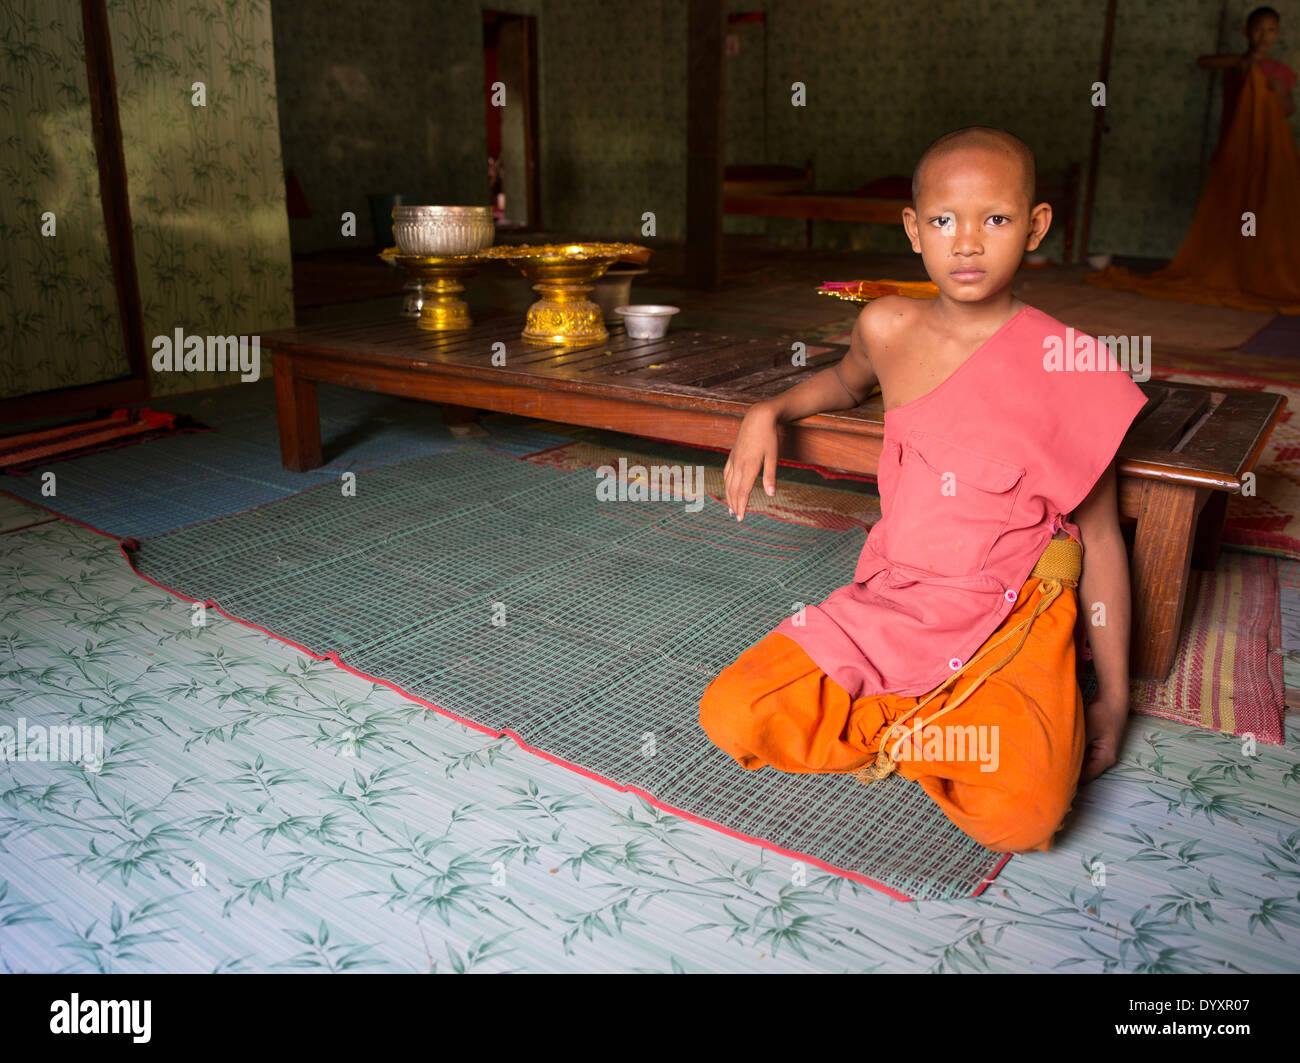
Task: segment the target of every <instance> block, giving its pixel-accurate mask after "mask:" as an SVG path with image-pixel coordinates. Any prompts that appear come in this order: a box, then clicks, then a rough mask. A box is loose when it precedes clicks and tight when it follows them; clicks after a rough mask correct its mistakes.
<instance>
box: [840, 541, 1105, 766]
mask: <svg viewBox="0 0 1300 1063" xmlns="http://www.w3.org/2000/svg"><path fill="white" fill-rule="evenodd" d="M1082 568H1083V550H1082V547H1080V546H1079V544H1078V543H1077V542H1076V541H1075V540H1073V539H1053V540H1051V541H1050V542H1049V543H1048V544H1047V549H1045V550H1044V551H1043V553H1042V556H1040V557H1039V559H1038V562H1037V563H1036V564H1035V565H1034V570H1033V571H1032V572H1031V573H1030V574H1029V575H1030V576H1031V577H1037V578H1038V580H1039V584H1038V603H1037V604H1036V605H1035V606H1034V611H1033V612H1032V613H1029V614H1028V615H1027V616H1025V617H1024V618H1022V619H1021V620H1020V621H1019V622H1018V623H1016V624H1015V625H1014V626H1013V627H1010V628H1007V630H1006V631H1004V632H1002V634H1001V636H1000V637H999V638H997V639H995V640H992V639H991V640H990V641H988V642H986V643H985V644H984V646H983V647H982V648H981V649H980V651H979V652H978V653H977V654H975V656H974V657H972V658H971V659H970V660H969V661H967V662H966V663H965V664H964V665H962V666H961V668H959V669H958V670H957V671H955V672H953V674H952V675H950V676H949V677H948V678H947V679H945V680H944V681H943V682H942V683H940V684H939V685H938V686H937V687H935V688H934V689H933V690H932V691H930V693H928V694H926V695H925V697H924V698H922V699H921V700H920V701H918V702H917V703H916V704H915V705H913V706H912V708H911V709H909V710H908V711H907V712H905V713H904V714H903V715H902V716H900V717H899V718H898V719H897V720H895V721H894V722H893V723H891V724H890V725H889V727H888V728H886V729H885V733H884V734H883V735H882V736H881V739H880V750H879V751H878V752H877V753H876V759H875V761H873V762H872V763H870V764H866V765H864V766H863V767H861V768H859V769H858V770H857V771H855V772H854V773H853V777H854V778H855V779H857V780H858V782H861V783H873V782H877V781H878V780H880V779H883V778H885V777H886V776H887V775H890V774H892V773H893V772H894V771H896V770H897V769H898V760H899V759H901V758H899V757H898V750H899V747H900V746H901V745H902V744H903V743H904V742H905V741H906V740H907V738H908V737H909V735H912V734H914V733H916V732H917V731H920V730H922V729H923V728H925V727H928V726H929V725H930V724H932V723H934V721H935V720H937V719H938V718H939V717H940V716H942V715H944V714H945V713H947V712H951V711H952V710H953V709H955V708H957V706H959V705H960V704H961V703H962V702H964V701H965V700H966V699H967V698H968V697H970V696H971V694H973V693H974V692H975V691H976V690H977V689H978V688H979V686H980V684H981V683H983V682H984V680H985V679H987V678H988V677H989V676H990V675H992V674H993V673H994V672H996V671H997V670H998V669H999V668H1001V667H1002V666H1003V665H1005V664H1007V663H1009V662H1010V661H1011V659H1012V658H1013V657H1015V655H1016V654H1017V653H1019V652H1020V647H1021V646H1023V645H1024V644H1025V640H1026V639H1027V638H1028V637H1029V630H1030V628H1031V627H1032V626H1033V623H1034V619H1035V618H1036V617H1037V616H1038V614H1039V613H1041V612H1043V610H1045V609H1046V608H1047V607H1048V606H1050V605H1051V604H1052V603H1053V602H1054V601H1056V599H1057V597H1058V596H1059V595H1060V593H1061V589H1062V587H1064V586H1066V585H1067V584H1068V585H1069V586H1071V587H1077V586H1078V585H1079V576H1080V573H1081V572H1082ZM1017 632H1019V634H1020V638H1019V640H1018V641H1017V642H1016V644H1015V646H1014V647H1013V648H1012V649H1011V650H1010V652H1008V653H1007V655H1006V656H1005V657H1003V658H1002V660H1000V661H998V663H997V664H995V665H993V666H992V667H990V668H988V669H987V670H986V671H985V672H984V673H983V674H982V675H981V676H980V677H979V678H978V679H976V680H975V682H974V683H972V684H971V685H970V686H969V687H967V688H966V689H965V690H964V691H962V694H961V696H960V697H958V698H954V699H953V700H952V701H949V702H948V704H947V705H945V706H944V707H943V708H942V709H940V710H939V711H938V712H936V713H935V714H934V715H933V716H931V717H930V718H929V719H928V720H925V721H922V720H920V719H919V718H918V719H917V721H916V723H915V724H914V725H913V726H912V727H911V728H906V727H904V726H903V725H904V724H905V723H907V721H908V720H909V719H910V718H911V717H912V716H913V715H915V714H916V713H917V712H918V711H919V710H921V709H922V708H924V707H925V706H926V705H927V704H928V703H929V702H930V700H931V699H932V698H934V697H935V695H937V694H939V693H942V692H943V691H944V690H946V689H948V688H949V687H950V686H953V685H954V684H955V683H956V682H957V680H958V679H960V678H961V676H962V675H963V674H964V673H965V672H966V670H967V669H969V668H970V667H971V666H972V665H973V664H975V663H976V662H977V661H979V660H980V659H981V658H982V657H984V656H985V655H986V654H988V653H991V652H992V651H993V650H995V649H997V648H998V647H999V646H1001V645H1002V644H1003V643H1005V642H1007V641H1008V640H1009V639H1011V638H1014V637H1015V635H1016V634H1017ZM900 730H901V731H902V732H903V733H902V734H899V735H898V737H897V738H896V739H894V738H893V736H894V735H895V733H896V732H898V731H900ZM891 740H893V746H892V748H891V747H890V746H889V743H890V741H891Z"/></svg>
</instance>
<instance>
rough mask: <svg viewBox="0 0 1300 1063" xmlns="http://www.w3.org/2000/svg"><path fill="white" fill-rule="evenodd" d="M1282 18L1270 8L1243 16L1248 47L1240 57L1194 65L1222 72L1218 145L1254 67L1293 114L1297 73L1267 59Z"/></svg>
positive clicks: (1213, 58) (1217, 58)
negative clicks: (1293, 97)
mask: <svg viewBox="0 0 1300 1063" xmlns="http://www.w3.org/2000/svg"><path fill="white" fill-rule="evenodd" d="M1281 27H1282V19H1281V16H1280V15H1279V14H1278V13H1277V12H1276V11H1274V10H1273V9H1272V8H1271V7H1257V8H1255V10H1254V11H1252V12H1251V13H1250V14H1249V15H1247V16H1246V24H1245V26H1244V27H1243V28H1242V31H1241V32H1242V33H1243V34H1245V37H1246V43H1247V47H1246V50H1245V51H1244V52H1242V53H1241V54H1240V55H1235V54H1229V55H1203V56H1201V57H1200V58H1199V59H1197V60H1196V65H1197V66H1199V67H1202V68H1203V69H1206V70H1222V71H1223V113H1222V115H1221V117H1220V119H1219V142H1220V143H1222V142H1223V138H1224V134H1225V133H1226V132H1227V130H1228V126H1229V125H1231V124H1232V119H1233V116H1234V115H1235V113H1236V110H1237V100H1238V99H1239V98H1240V96H1241V90H1242V88H1243V87H1244V86H1245V82H1246V78H1247V77H1249V76H1250V70H1251V68H1252V67H1255V68H1257V69H1258V70H1259V72H1260V73H1261V74H1263V75H1264V80H1265V82H1266V83H1267V85H1268V87H1269V88H1270V89H1271V90H1272V91H1273V92H1275V93H1277V95H1278V97H1279V99H1280V100H1281V102H1282V109H1283V110H1284V111H1285V112H1286V113H1287V114H1290V113H1291V112H1292V111H1294V110H1295V101H1294V100H1293V99H1292V97H1291V90H1292V89H1293V88H1294V87H1295V83H1296V72H1295V71H1294V70H1292V69H1291V68H1290V67H1289V66H1287V65H1286V63H1283V62H1282V61H1281V60H1278V59H1270V58H1269V56H1268V50H1269V48H1271V47H1272V46H1273V44H1274V42H1275V41H1276V40H1277V36H1278V33H1279V32H1280V31H1281Z"/></svg>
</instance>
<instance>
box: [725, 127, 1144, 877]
mask: <svg viewBox="0 0 1300 1063" xmlns="http://www.w3.org/2000/svg"><path fill="white" fill-rule="evenodd" d="M1034 184H1035V167H1034V156H1033V153H1032V152H1031V151H1030V149H1029V147H1028V146H1027V145H1026V144H1025V143H1024V142H1023V141H1021V140H1020V139H1019V138H1017V137H1015V136H1013V135H1011V134H1010V133H1007V132H1004V131H1001V130H996V129H990V128H987V127H982V126H974V127H968V128H966V129H960V130H957V131H955V132H953V133H949V134H947V135H946V136H943V137H940V138H939V139H938V140H936V141H935V142H934V143H933V144H931V145H930V147H929V148H927V149H926V151H925V152H924V154H923V155H922V156H921V159H920V161H919V162H918V163H917V165H916V170H915V171H914V173H913V177H912V198H913V206H912V207H908V208H906V209H905V210H904V211H903V221H904V225H905V227H906V229H907V235H908V238H909V240H910V241H911V244H912V250H913V251H916V252H918V253H919V254H920V255H921V256H922V259H923V261H924V263H925V268H926V272H927V273H929V275H930V278H931V280H933V281H934V283H935V284H936V285H938V287H939V296H938V298H937V299H933V300H912V299H906V298H902V297H898V296H890V297H886V298H881V299H877V300H875V301H874V302H872V303H870V304H868V305H867V306H866V307H865V308H864V309H863V311H862V313H861V314H860V315H859V316H858V320H857V324H856V325H855V327H854V329H853V338H852V341H851V343H850V346H849V350H848V353H847V354H846V355H845V356H844V359H843V360H842V361H841V362H840V363H838V364H837V365H835V366H831V367H829V368H827V369H824V370H822V371H821V372H819V373H817V374H815V375H814V376H812V377H810V378H809V379H808V380H805V381H804V382H802V383H800V384H798V385H797V386H795V387H793V388H791V389H790V390H788V391H786V392H785V393H783V394H782V395H780V396H778V397H777V398H775V399H772V400H768V401H766V402H763V403H760V404H758V405H757V406H755V407H754V408H753V409H752V410H751V411H750V412H749V413H748V414H747V416H746V417H745V419H744V421H743V422H742V424H741V427H740V431H739V433H738V435H737V437H736V442H735V445H734V447H733V449H732V451H731V456H730V458H729V459H728V461H727V465H726V470H725V480H726V492H727V505H728V507H729V508H730V509H731V511H732V512H733V513H734V514H735V515H736V518H737V519H738V520H740V519H743V518H744V514H745V506H746V500H747V498H748V495H749V492H750V489H751V488H752V486H753V484H754V481H755V478H756V477H757V476H758V475H759V473H760V472H761V473H762V478H763V486H764V489H765V490H766V492H767V493H768V494H772V493H773V491H774V490H775V484H776V466H777V426H778V425H779V424H782V423H784V422H788V421H796V420H798V419H800V418H802V417H808V416H810V415H812V414H814V413H819V412H823V411H828V410H843V409H850V408H852V407H854V406H857V405H858V404H859V403H861V402H862V401H863V400H864V399H865V398H866V397H867V394H868V393H869V392H870V391H871V389H872V387H873V385H875V384H876V383H877V382H879V384H880V387H881V391H882V399H883V403H884V408H885V428H884V440H883V450H882V453H881V457H880V466H879V473H878V480H879V487H880V503H881V513H882V516H881V519H880V520H879V521H877V522H876V524H875V525H874V526H873V527H872V529H871V533H870V534H869V535H868V537H867V541H866V544H865V546H864V547H863V550H862V555H861V557H860V559H859V561H858V565H857V569H856V571H855V572H854V574H853V582H852V583H849V584H847V585H846V586H844V587H841V588H839V589H838V590H837V591H835V592H834V593H832V594H831V595H830V596H829V597H828V598H827V599H826V600H825V601H824V602H822V603H821V604H820V605H816V606H809V607H808V608H807V609H805V610H802V611H801V612H800V613H797V614H795V615H794V616H792V617H790V618H788V619H786V620H785V621H783V622H782V623H781V624H780V626H779V627H778V628H777V629H776V630H775V631H773V632H771V633H770V634H768V635H767V636H766V637H765V638H763V639H762V640H761V641H760V642H758V643H757V644H756V645H755V646H752V647H751V648H750V649H748V650H747V651H745V653H743V654H742V655H741V656H740V657H739V658H738V659H737V660H736V661H735V662H734V663H733V664H731V665H729V666H728V667H727V668H726V669H724V670H723V671H722V673H721V674H720V675H719V676H718V677H717V678H716V679H715V680H714V681H713V682H712V683H711V684H710V685H709V687H708V689H707V690H706V691H705V693H704V696H703V698H702V699H701V701H700V724H701V726H703V728H704V729H705V731H706V732H707V733H708V735H709V737H710V739H711V740H712V741H713V742H714V743H715V744H716V745H717V746H719V747H720V748H721V749H723V750H724V751H726V752H727V753H729V754H730V755H731V756H733V757H734V758H735V759H736V760H737V761H738V762H739V763H740V764H741V765H742V766H743V767H746V768H751V769H757V768H761V767H763V766H765V765H770V766H771V767H774V768H776V769H778V770H780V771H791V772H853V773H854V774H855V776H856V777H857V778H858V779H859V780H860V781H862V782H874V781H876V780H878V779H880V778H883V777H884V776H886V775H888V774H889V773H890V772H892V771H895V770H896V771H897V772H898V773H899V774H900V775H902V776H903V777H904V778H907V779H910V780H913V781H915V782H916V783H918V784H919V785H920V786H921V787H922V788H923V789H924V790H925V792H926V793H927V794H928V795H929V796H930V797H931V798H932V799H933V800H934V801H935V802H937V803H938V804H939V806H940V807H941V808H942V809H943V811H944V813H945V814H946V815H947V816H948V818H949V819H951V820H952V821H953V822H954V823H955V824H956V825H957V826H958V827H960V828H961V829H962V830H964V831H965V832H966V833H967V834H969V835H970V836H971V837H973V838H974V839H976V840H977V841H979V842H981V843H982V844H984V845H986V846H988V847H989V848H991V849H995V850H999V851H1004V852H1018V851H1026V850H1034V849H1038V850H1047V849H1050V848H1051V844H1052V836H1053V835H1054V834H1055V832H1056V831H1057V830H1058V829H1059V827H1060V826H1061V822H1062V819H1063V818H1064V817H1065V815H1066V813H1067V812H1068V811H1069V810H1070V807H1071V802H1072V801H1073V799H1074V795H1075V792H1076V788H1077V785H1078V783H1079V781H1080V772H1081V769H1082V779H1083V781H1087V780H1089V779H1092V778H1093V777H1095V776H1096V775H1098V774H1100V773H1101V772H1103V771H1105V770H1106V768H1107V767H1109V766H1110V765H1112V764H1114V763H1115V760H1116V757H1117V755H1118V751H1119V746H1120V740H1121V737H1122V735H1123V730H1124V722H1125V719H1126V717H1127V715H1128V641H1129V582H1128V579H1129V577H1128V565H1127V558H1126V554H1125V547H1124V541H1123V538H1122V537H1121V534H1120V529H1119V520H1118V513H1117V509H1116V488H1115V469H1114V465H1113V460H1114V456H1115V452H1116V450H1117V449H1118V447H1119V444H1120V442H1121V440H1122V439H1123V437H1124V434H1125V432H1126V431H1127V429H1128V427H1129V425H1130V423H1132V421H1133V419H1134V418H1135V417H1136V416H1137V414H1138V411H1140V410H1141V409H1142V407H1143V405H1144V404H1145V398H1144V396H1143V395H1142V392H1141V389H1139V388H1138V387H1137V385H1136V384H1134V383H1133V381H1132V379H1130V377H1129V376H1128V375H1127V374H1126V373H1124V372H1122V371H1121V370H1119V369H1117V368H1116V367H1115V363H1114V360H1113V358H1112V357H1111V355H1110V352H1109V351H1108V350H1107V349H1106V348H1105V347H1104V346H1103V347H1101V348H1100V350H1098V347H1097V344H1096V341H1095V340H1094V339H1093V337H1090V336H1084V335H1076V334H1075V333H1074V332H1073V330H1069V329H1067V328H1066V327H1065V326H1064V325H1062V324H1061V323H1060V322H1059V321H1056V320H1055V319H1054V318H1051V317H1049V316H1048V315H1046V314H1043V313H1041V312H1039V311H1038V310H1035V309H1034V308H1032V307H1029V306H1026V305H1025V304H1024V303H1022V302H1021V301H1020V300H1018V299H1016V298H1015V297H1014V296H1013V295H1012V294H1011V282H1012V279H1013V277H1014V276H1015V273H1016V269H1017V267H1018V266H1019V265H1020V261H1021V258H1022V256H1023V255H1024V254H1025V253H1026V252H1027V251H1033V250H1034V249H1035V248H1037V247H1038V246H1039V244H1040V243H1041V242H1042V240H1043V238H1044V236H1045V235H1046V233H1047V230H1048V227H1049V225H1050V224H1051V207H1050V206H1049V205H1048V204H1046V203H1037V204H1036V203H1034V201H1033V192H1034ZM1072 521H1073V523H1072ZM1085 551H1086V563H1083V562H1084V558H1085ZM1080 612H1082V613H1083V614H1084V616H1085V617H1088V618H1089V619H1090V620H1091V621H1092V622H1091V623H1089V624H1088V626H1087V631H1088V638H1089V642H1090V644H1091V646H1092V651H1093V657H1094V661H1095V664H1096V668H1097V674H1098V678H1099V680H1100V690H1099V693H1098V695H1097V697H1096V698H1095V699H1094V700H1093V701H1092V702H1091V704H1089V705H1088V707H1087V709H1086V711H1085V709H1084V706H1083V698H1082V694H1081V692H1080V690H1079V685H1078V682H1077V681H1076V678H1075V641H1074V630H1075V620H1076V617H1077V616H1078V614H1079V613H1080ZM941 716H942V717H945V719H944V720H943V723H942V724H940V723H938V722H937V721H938V719H939V717H941ZM936 736H937V738H936ZM977 748H978V749H979V750H980V755H978V756H977V755H975V752H974V751H975V750H976V749H977ZM993 750H996V755H994V756H987V755H984V754H986V753H988V752H991V751H993Z"/></svg>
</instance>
